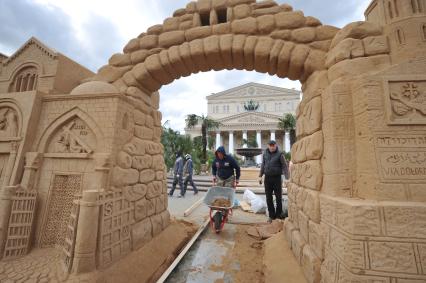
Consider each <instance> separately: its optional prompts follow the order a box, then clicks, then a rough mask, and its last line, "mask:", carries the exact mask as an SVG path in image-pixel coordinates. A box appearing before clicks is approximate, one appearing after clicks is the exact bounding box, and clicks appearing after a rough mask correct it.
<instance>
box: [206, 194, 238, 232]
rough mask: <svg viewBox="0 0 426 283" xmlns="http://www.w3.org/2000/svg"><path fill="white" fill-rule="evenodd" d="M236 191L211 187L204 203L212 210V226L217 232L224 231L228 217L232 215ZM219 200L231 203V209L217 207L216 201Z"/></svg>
mask: <svg viewBox="0 0 426 283" xmlns="http://www.w3.org/2000/svg"><path fill="white" fill-rule="evenodd" d="M234 198H235V190H234V189H233V188H227V187H211V188H210V189H209V190H208V191H207V194H206V196H205V197H204V203H205V204H206V205H207V206H208V207H209V208H210V213H209V217H210V226H211V228H212V229H213V230H214V231H215V232H216V233H220V231H222V229H223V226H224V225H225V222H226V221H227V220H228V216H229V215H232V206H233V205H234ZM217 199H225V200H228V201H229V203H230V206H229V207H225V206H215V205H213V203H214V201H215V200H217Z"/></svg>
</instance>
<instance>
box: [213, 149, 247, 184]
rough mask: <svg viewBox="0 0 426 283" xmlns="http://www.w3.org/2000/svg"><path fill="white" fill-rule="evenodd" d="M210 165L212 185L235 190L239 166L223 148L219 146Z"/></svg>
mask: <svg viewBox="0 0 426 283" xmlns="http://www.w3.org/2000/svg"><path fill="white" fill-rule="evenodd" d="M215 156H216V158H215V160H214V161H213V164H212V174H213V185H218V186H220V187H230V188H235V187H236V186H237V185H238V183H239V180H240V174H241V173H240V166H239V165H238V163H237V161H236V160H235V159H234V158H233V157H232V156H231V155H229V154H226V151H225V148H224V147H223V146H219V147H218V149H217V150H216V152H215Z"/></svg>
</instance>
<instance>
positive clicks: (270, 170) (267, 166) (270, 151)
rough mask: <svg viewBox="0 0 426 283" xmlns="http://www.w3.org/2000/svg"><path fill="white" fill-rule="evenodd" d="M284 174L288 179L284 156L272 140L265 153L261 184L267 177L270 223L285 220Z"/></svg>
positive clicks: (267, 201)
mask: <svg viewBox="0 0 426 283" xmlns="http://www.w3.org/2000/svg"><path fill="white" fill-rule="evenodd" d="M282 174H284V175H285V177H286V179H287V178H288V168H287V163H286V161H285V158H284V155H283V153H282V152H281V151H279V150H278V146H277V143H276V142H275V141H274V140H271V141H270V142H269V143H268V148H267V149H265V152H264V153H263V160H262V166H261V167H260V174H259V184H262V176H263V175H265V194H266V203H267V205H268V212H269V219H268V222H272V220H274V219H276V218H283V217H284V216H283V208H282V192H283V187H282V180H281V175H282ZM272 193H274V194H275V200H276V202H277V208H276V209H275V206H274V202H273V197H272Z"/></svg>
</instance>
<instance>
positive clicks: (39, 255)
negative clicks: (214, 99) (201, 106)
mask: <svg viewBox="0 0 426 283" xmlns="http://www.w3.org/2000/svg"><path fill="white" fill-rule="evenodd" d="M205 194H206V193H205V192H200V193H199V194H198V195H193V193H192V192H188V193H187V195H186V196H185V198H177V197H172V198H169V211H170V213H171V215H173V216H174V217H176V218H180V219H185V220H187V221H190V222H195V223H197V224H201V223H203V222H204V221H205V220H206V219H207V218H208V215H209V214H208V213H209V208H208V207H207V206H206V205H204V204H203V203H202V204H201V205H200V206H199V207H198V208H197V209H195V210H194V211H193V213H192V214H191V215H190V216H189V217H183V213H184V211H185V210H186V209H187V208H189V207H190V206H191V205H192V204H193V203H194V202H196V201H197V200H198V199H200V198H203V197H204V195H205ZM261 197H263V198H264V196H261ZM237 198H238V199H240V200H241V199H242V195H241V194H237ZM266 219H267V218H266V215H264V214H263V215H260V214H253V213H247V212H244V211H242V210H241V209H235V210H234V215H233V217H232V219H231V220H230V222H231V223H232V222H234V223H245V222H250V223H259V222H265V221H266ZM230 227H232V225H230V226H229V228H230ZM61 261H62V252H61V250H60V249H58V248H44V249H34V250H32V251H31V252H30V254H28V255H26V256H24V257H21V258H18V259H14V260H5V261H0V283H15V282H16V283H18V282H19V283H21V282H28V283H29V282H31V283H42V282H67V283H85V282H87V283H90V282H93V275H94V274H93V273H91V274H82V275H78V276H68V275H67V274H66V273H64V272H63V268H62V262H61Z"/></svg>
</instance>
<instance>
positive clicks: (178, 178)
mask: <svg viewBox="0 0 426 283" xmlns="http://www.w3.org/2000/svg"><path fill="white" fill-rule="evenodd" d="M182 175H183V158H182V152H181V151H178V152H177V153H176V161H175V166H174V167H173V184H172V189H171V190H170V192H169V195H170V196H173V193H174V191H175V189H176V185H177V183H179V187H180V195H179V196H178V197H184V196H185V192H184V188H183V176H182Z"/></svg>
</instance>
